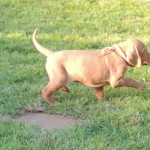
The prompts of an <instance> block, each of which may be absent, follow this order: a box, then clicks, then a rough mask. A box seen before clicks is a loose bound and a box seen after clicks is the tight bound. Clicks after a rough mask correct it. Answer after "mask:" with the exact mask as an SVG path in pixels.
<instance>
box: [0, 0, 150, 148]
mask: <svg viewBox="0 0 150 150" xmlns="http://www.w3.org/2000/svg"><path fill="white" fill-rule="evenodd" d="M0 14H1V18H0V149H4V150H5V149H41V150H42V149H52V150H53V149H56V150H62V149H65V150H71V149H73V150H75V149H77V150H79V149H81V150H82V149H83V150H85V149H88V150H97V149H98V150H101V149H119V150H122V149H143V150H144V149H148V148H149V147H150V143H149V134H148V133H149V132H150V130H149V129H150V123H149V117H150V112H149V111H150V89H149V88H148V89H147V90H145V91H138V90H135V89H132V88H117V89H112V88H111V87H106V88H105V100H104V101H101V102H97V100H96V99H95V97H94V92H95V91H94V89H92V88H89V87H85V86H82V85H80V84H76V83H71V84H69V88H70V90H71V92H70V93H64V92H62V91H58V92H56V93H55V94H54V99H55V100H56V101H58V102H60V103H61V104H60V105H58V106H55V107H51V106H49V105H47V104H46V103H45V101H44V100H43V98H42V96H41V89H42V88H43V87H44V86H45V85H46V84H47V82H48V77H47V74H46V71H45V68H44V66H45V61H46V60H45V57H43V56H42V55H41V54H39V53H38V52H37V51H36V49H35V48H34V46H33V43H32V40H31V38H32V33H33V31H34V29H35V28H37V27H38V28H39V33H38V36H37V38H38V41H39V42H40V43H42V45H44V46H46V47H48V48H50V49H53V50H55V51H58V50H63V49H83V50H85V49H87V50H88V49H101V48H103V47H106V46H111V45H112V44H115V43H117V42H120V41H124V40H126V39H128V38H138V39H141V40H142V41H143V42H144V43H145V44H146V45H147V47H148V49H149V48H150V43H149V35H150V34H149V33H150V21H149V20H150V4H149V3H145V2H144V1H142V0H140V1H138V0H126V1H124V0H120V1H116V0H110V1H107V0H101V1H97V0H91V1H86V0H82V1H80V0H72V1H66V0H58V1H48V0H46V1H36V0H5V1H1V5H0ZM126 76H127V77H132V78H134V79H136V80H138V81H141V82H143V81H144V82H146V83H147V84H148V85H149V86H150V68H149V67H142V68H129V69H128V70H127V73H126ZM32 104H39V105H40V106H41V107H43V108H44V109H45V110H46V111H49V112H55V113H58V114H62V115H71V116H76V117H81V118H83V119H85V120H86V122H85V124H83V125H82V126H81V127H79V126H75V127H73V128H71V129H68V130H64V131H46V130H42V129H40V128H38V127H36V126H35V125H25V124H16V123H14V122H12V121H11V116H14V115H15V114H17V113H18V112H19V111H20V110H22V109H23V108H25V107H26V106H29V105H32Z"/></svg>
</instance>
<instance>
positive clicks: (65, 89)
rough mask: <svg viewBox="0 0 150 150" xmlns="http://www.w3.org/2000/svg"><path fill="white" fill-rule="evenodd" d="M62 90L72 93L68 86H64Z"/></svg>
mask: <svg viewBox="0 0 150 150" xmlns="http://www.w3.org/2000/svg"><path fill="white" fill-rule="evenodd" d="M61 90H62V91H65V92H70V90H69V88H68V87H67V86H66V85H63V86H62V87H61Z"/></svg>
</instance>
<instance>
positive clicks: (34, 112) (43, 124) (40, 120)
mask: <svg viewBox="0 0 150 150" xmlns="http://www.w3.org/2000/svg"><path fill="white" fill-rule="evenodd" d="M12 119H13V120H14V121H16V122H22V123H30V124H35V125H37V126H39V127H40V128H42V129H49V130H53V129H66V128H70V127H73V126H74V125H81V124H82V123H83V122H84V120H83V119H80V118H76V117H72V116H61V115H57V114H55V113H54V112H52V113H49V112H46V111H45V110H44V108H42V107H41V106H40V105H38V104H32V105H29V106H27V107H25V108H24V109H22V110H21V111H19V112H18V113H17V114H16V115H15V116H12Z"/></svg>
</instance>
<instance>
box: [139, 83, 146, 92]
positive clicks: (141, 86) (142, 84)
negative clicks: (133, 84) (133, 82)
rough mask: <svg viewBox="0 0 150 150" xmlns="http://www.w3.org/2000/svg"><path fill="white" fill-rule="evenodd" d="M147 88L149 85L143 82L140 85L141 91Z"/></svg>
mask: <svg viewBox="0 0 150 150" xmlns="http://www.w3.org/2000/svg"><path fill="white" fill-rule="evenodd" d="M146 88H147V85H146V84H145V83H142V82H141V83H140V85H139V87H138V89H139V90H144V89H146Z"/></svg>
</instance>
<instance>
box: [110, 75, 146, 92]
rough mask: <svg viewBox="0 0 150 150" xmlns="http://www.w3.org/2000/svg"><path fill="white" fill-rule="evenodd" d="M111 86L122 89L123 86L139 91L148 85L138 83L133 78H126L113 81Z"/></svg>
mask: <svg viewBox="0 0 150 150" xmlns="http://www.w3.org/2000/svg"><path fill="white" fill-rule="evenodd" d="M111 86H112V87H114V88H115V87H122V86H127V87H133V88H136V89H138V90H144V89H145V88H146V84H145V83H142V82H138V81H136V80H134V79H131V78H124V77H121V78H119V79H117V80H112V81H111Z"/></svg>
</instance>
